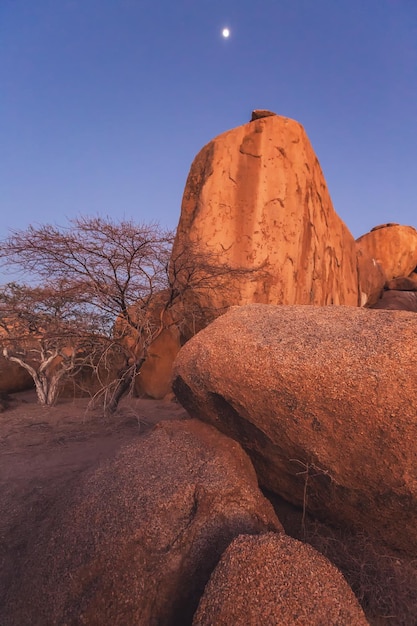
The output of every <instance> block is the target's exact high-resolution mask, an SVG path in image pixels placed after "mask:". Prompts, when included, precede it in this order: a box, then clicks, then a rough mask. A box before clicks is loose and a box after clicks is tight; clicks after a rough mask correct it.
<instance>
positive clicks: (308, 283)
mask: <svg viewBox="0 0 417 626" xmlns="http://www.w3.org/2000/svg"><path fill="white" fill-rule="evenodd" d="M184 251H186V254H187V256H188V257H189V259H190V263H191V264H192V262H193V258H194V259H195V264H196V267H197V268H198V266H199V264H200V260H201V258H203V257H204V255H207V254H208V255H209V257H210V260H211V263H212V264H213V259H214V264H217V266H218V267H220V268H223V270H224V274H225V275H226V276H227V289H217V290H216V289H212V288H211V289H207V291H206V294H205V296H204V295H203V296H201V294H200V295H199V296H198V297H201V309H202V310H211V311H223V310H224V308H225V307H227V306H230V305H240V304H246V303H252V302H260V303H265V304H295V303H296V304H319V305H326V304H346V305H354V306H356V305H358V304H360V300H361V296H360V286H359V284H358V267H357V258H356V245H355V241H354V239H353V237H352V235H351V233H350V232H349V230H348V229H347V227H346V226H345V224H344V223H343V222H342V220H341V219H340V218H339V217H338V216H337V214H336V213H335V211H334V209H333V206H332V202H331V199H330V196H329V193H328V190H327V186H326V182H325V180H324V176H323V173H322V170H321V168H320V165H319V162H318V160H317V157H316V155H315V153H314V151H313V149H312V147H311V144H310V142H309V140H308V138H307V135H306V133H305V131H304V129H303V127H302V126H301V125H300V124H299V123H298V122H295V121H293V120H291V119H288V118H285V117H280V116H278V115H268V116H267V117H260V118H259V119H255V120H254V121H252V122H249V123H247V124H244V125H243V126H239V127H238V128H235V129H233V130H230V131H228V132H226V133H223V134H222V135H220V136H218V137H216V138H215V139H213V140H212V141H211V142H210V143H209V144H207V145H206V146H205V147H204V148H203V149H202V150H201V151H200V152H199V154H198V155H197V156H196V158H195V160H194V162H193V164H192V166H191V170H190V173H189V176H188V180H187V184H186V187H185V191H184V196H183V202H182V209H181V217H180V221H179V225H178V230H177V236H176V240H175V243H174V249H173V255H172V257H173V259H177V258H179V257H181V255H182V254H183V253H184ZM171 270H172V268H171ZM201 273H202V275H204V271H203V270H202V272H201ZM171 274H172V272H171ZM187 280H188V273H187V272H177V273H176V277H175V281H174V286H177V287H178V288H179V290H182V289H183V288H184V284H185V283H186V281H187Z"/></svg>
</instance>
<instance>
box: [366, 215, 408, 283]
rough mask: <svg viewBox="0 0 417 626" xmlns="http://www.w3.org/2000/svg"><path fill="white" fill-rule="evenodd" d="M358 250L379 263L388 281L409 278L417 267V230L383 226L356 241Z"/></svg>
mask: <svg viewBox="0 0 417 626" xmlns="http://www.w3.org/2000/svg"><path fill="white" fill-rule="evenodd" d="M356 245H357V248H358V250H360V251H362V252H363V253H364V254H366V255H367V256H368V257H371V258H373V259H375V260H376V261H378V262H379V263H380V264H381V266H382V268H383V270H384V272H385V275H386V280H387V281H390V280H392V279H393V278H398V277H404V276H408V275H409V274H411V272H413V271H414V270H415V268H416V267H417V230H416V229H415V228H413V227H412V226H402V225H400V224H382V225H381V226H375V228H373V229H372V230H371V231H370V232H369V233H366V235H363V236H362V237H359V239H357V240H356Z"/></svg>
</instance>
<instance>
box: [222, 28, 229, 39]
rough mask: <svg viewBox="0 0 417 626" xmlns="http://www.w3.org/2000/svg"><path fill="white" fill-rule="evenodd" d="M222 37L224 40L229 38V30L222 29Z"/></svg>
mask: <svg viewBox="0 0 417 626" xmlns="http://www.w3.org/2000/svg"><path fill="white" fill-rule="evenodd" d="M222 37H224V39H228V37H230V29H229V28H223V30H222Z"/></svg>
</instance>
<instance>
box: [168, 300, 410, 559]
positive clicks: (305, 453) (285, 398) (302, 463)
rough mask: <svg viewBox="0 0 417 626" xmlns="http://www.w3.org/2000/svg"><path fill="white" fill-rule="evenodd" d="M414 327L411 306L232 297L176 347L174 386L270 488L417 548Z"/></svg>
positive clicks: (404, 546) (340, 520)
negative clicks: (240, 302) (241, 301)
mask: <svg viewBox="0 0 417 626" xmlns="http://www.w3.org/2000/svg"><path fill="white" fill-rule="evenodd" d="M416 336H417V317H416V316H415V315H414V313H407V312H405V311H375V310H372V309H362V308H356V307H309V306H304V307H303V306H265V305H248V306H245V307H234V308H232V309H231V310H230V311H229V312H228V313H226V314H225V315H223V316H222V317H220V318H218V319H217V320H215V321H214V322H213V323H212V324H211V325H210V326H209V327H207V328H206V329H205V330H203V331H201V332H200V333H199V334H198V335H196V336H195V337H194V338H193V339H191V340H190V341H189V342H188V343H187V344H186V345H185V346H184V347H183V348H182V349H181V351H180V352H179V355H178V357H177V360H176V363H175V365H174V391H175V393H176V395H177V397H178V398H179V400H180V402H181V403H182V404H183V406H184V407H185V408H186V409H187V410H188V411H189V412H190V413H191V415H193V416H195V417H199V418H201V419H203V420H206V421H208V422H211V423H212V424H214V425H215V426H216V427H217V428H219V429H220V430H222V431H223V432H225V433H227V434H228V435H229V436H232V437H234V438H235V439H236V440H238V441H240V442H241V443H242V445H243V446H244V448H245V449H246V450H247V451H248V453H249V455H250V456H251V458H252V460H253V462H254V465H255V468H256V470H257V473H258V476H259V478H260V481H261V483H262V484H263V485H264V486H265V487H267V488H268V489H269V490H271V491H273V492H275V493H278V494H279V495H281V496H282V497H284V498H285V499H286V500H288V501H289V502H292V503H294V504H296V505H298V506H305V507H306V509H307V510H308V511H311V512H312V513H313V514H315V515H317V516H319V517H325V518H327V519H328V520H333V522H336V523H341V524H344V525H345V526H346V525H348V526H352V527H357V528H362V527H365V528H366V530H367V531H368V532H369V533H373V534H374V535H375V536H377V537H378V539H381V540H382V541H385V542H386V543H387V544H389V545H390V546H391V547H394V548H399V549H402V550H405V551H407V552H408V553H409V554H412V555H417V526H416V523H415V520H416V518H417V474H416V467H417V453H416V436H417V395H416V391H415V380H416V378H415V376H416V371H417V351H416Z"/></svg>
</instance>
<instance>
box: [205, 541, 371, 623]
mask: <svg viewBox="0 0 417 626" xmlns="http://www.w3.org/2000/svg"><path fill="white" fill-rule="evenodd" d="M213 624H215V625H216V626H230V625H231V624H233V626H247V624H256V625H257V626H282V625H283V624H285V626H292V625H294V626H296V625H297V626H300V624H305V625H307V624H308V626H323V625H324V624H325V625H326V626H347V625H348V624H349V626H366V624H368V621H367V620H366V618H365V615H364V613H363V611H362V609H361V608H360V606H359V604H358V601H357V600H356V598H355V596H354V595H353V592H352V590H351V589H350V587H349V586H348V584H347V582H346V580H345V579H344V578H343V576H342V574H341V573H340V572H339V571H338V570H337V569H336V568H335V567H334V566H333V565H331V563H330V562H329V561H328V560H327V559H326V558H325V557H324V556H322V555H321V554H319V553H318V552H316V550H314V549H313V548H311V547H310V546H308V545H306V544H303V543H301V542H300V541H297V540H296V539H291V538H290V537H287V536H285V535H276V534H274V533H267V534H263V535H259V536H258V537H249V536H240V537H237V538H236V539H234V541H233V542H232V543H231V544H230V546H229V547H228V548H227V550H226V552H225V553H224V554H223V556H222V558H221V559H220V562H219V564H218V565H217V567H216V569H215V570H214V572H213V574H212V575H211V578H210V581H209V583H208V585H207V587H206V589H205V592H204V595H203V597H202V599H201V601H200V604H199V607H198V610H197V613H196V614H195V616H194V620H193V626H212V625H213Z"/></svg>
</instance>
